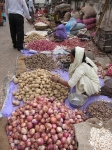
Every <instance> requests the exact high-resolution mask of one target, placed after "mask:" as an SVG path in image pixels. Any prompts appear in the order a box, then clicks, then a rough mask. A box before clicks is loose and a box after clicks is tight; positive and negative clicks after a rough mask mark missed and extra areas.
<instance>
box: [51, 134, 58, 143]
mask: <svg viewBox="0 0 112 150" xmlns="http://www.w3.org/2000/svg"><path fill="white" fill-rule="evenodd" d="M52 140H53V142H56V141H57V140H58V136H57V134H55V135H52Z"/></svg>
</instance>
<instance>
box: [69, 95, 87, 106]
mask: <svg viewBox="0 0 112 150" xmlns="http://www.w3.org/2000/svg"><path fill="white" fill-rule="evenodd" d="M86 100H87V96H86V95H78V94H76V93H71V94H69V96H68V101H69V103H70V105H71V106H72V107H74V108H75V107H82V106H83V105H84V103H85V102H86Z"/></svg>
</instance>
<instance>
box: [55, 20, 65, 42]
mask: <svg viewBox="0 0 112 150" xmlns="http://www.w3.org/2000/svg"><path fill="white" fill-rule="evenodd" d="M55 24H56V28H55V29H54V31H53V32H54V38H55V40H58V41H63V40H65V39H67V32H66V28H65V26H64V25H63V24H62V23H61V22H60V21H55Z"/></svg>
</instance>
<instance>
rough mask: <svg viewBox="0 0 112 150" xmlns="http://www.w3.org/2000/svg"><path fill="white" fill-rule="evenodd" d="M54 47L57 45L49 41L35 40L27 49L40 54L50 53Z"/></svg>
mask: <svg viewBox="0 0 112 150" xmlns="http://www.w3.org/2000/svg"><path fill="white" fill-rule="evenodd" d="M56 46H57V45H56V44H55V43H53V42H51V41H47V40H37V41H34V42H32V43H29V44H28V46H27V48H28V49H33V50H36V51H40V52H41V51H52V50H54V49H55V48H56Z"/></svg>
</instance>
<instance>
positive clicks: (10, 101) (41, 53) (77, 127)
mask: <svg viewBox="0 0 112 150" xmlns="http://www.w3.org/2000/svg"><path fill="white" fill-rule="evenodd" d="M44 19H45V18H44ZM34 26H35V28H36V29H37V28H38V29H37V30H33V31H29V32H28V33H26V36H25V38H24V42H25V47H26V49H23V50H21V56H20V57H18V58H17V62H16V71H15V76H14V77H13V78H12V80H11V81H10V83H9V86H8V88H7V96H6V99H5V102H4V105H3V107H2V111H1V115H2V117H3V121H2V119H0V123H1V122H2V123H3V122H4V124H2V123H1V124H0V125H1V126H0V127H1V128H2V132H1V133H3V134H4V136H5V137H6V139H7V140H6V141H5V140H3V141H2V138H1V135H0V143H2V147H0V150H9V147H10V149H11V150H29V149H30V150H67V149H68V150H90V149H93V148H96V150H111V145H112V132H111V130H109V129H108V127H110V124H111V118H112V115H111V114H112V94H111V93H109V92H110V91H112V87H111V84H108V83H107V82H104V80H103V79H101V74H100V71H101V70H100V69H101V68H100V69H99V74H98V75H99V81H100V86H101V87H104V86H107V87H108V89H109V90H107V91H101V92H102V94H100V95H94V96H93V95H92V96H87V95H86V96H85V95H83V96H82V95H80V96H79V95H78V94H76V89H75V87H74V88H71V89H69V88H68V87H66V86H64V85H62V84H60V83H59V82H56V83H55V82H53V81H52V80H51V77H52V76H56V77H59V78H62V79H64V80H65V81H68V80H69V75H68V68H69V66H70V63H71V62H70V56H69V55H68V52H70V50H71V49H73V48H74V47H76V46H81V47H84V48H86V49H87V50H90V49H91V51H92V52H95V53H96V48H93V47H92V44H91V41H89V42H88V41H82V40H80V38H78V37H74V36H71V37H69V38H68V39H66V40H64V41H63V42H52V41H50V40H49V39H48V38H47V31H45V30H47V29H48V27H49V25H48V22H47V21H46V20H41V21H40V20H37V21H36V22H35V25H34ZM95 56H96V55H95ZM92 58H93V57H92ZM109 67H111V65H109ZM110 70H111V69H110ZM110 70H109V68H108V70H107V73H108V74H109V75H110V74H111V71H110ZM103 77H104V76H103ZM103 77H102V78H103ZM109 83H110V81H109ZM106 89H107V88H106ZM105 92H107V95H106V94H104V93H105ZM71 95H72V96H73V97H72V96H71ZM104 95H105V96H104ZM84 96H85V97H84ZM4 117H6V118H5V119H4ZM7 118H8V119H7ZM91 118H92V119H93V118H94V119H93V120H91ZM105 121H106V122H107V124H106V123H105ZM100 124H101V127H100ZM95 127H97V128H95ZM1 128H0V129H1ZM85 128H86V129H87V130H86V132H85ZM5 129H6V132H5ZM98 129H99V130H98ZM102 132H103V133H104V134H105V135H106V136H105V135H103V133H102ZM99 134H100V135H102V136H104V140H102V139H101V138H100V137H99V138H100V140H99V139H96V138H95V136H96V137H97V135H99ZM108 135H109V136H108ZM81 136H82V137H81ZM107 137H108V139H109V140H107ZM81 139H82V140H81ZM98 140H99V141H100V142H99V143H98V142H97V141H98ZM83 141H84V143H83ZM105 141H106V142H105ZM4 142H6V143H7V144H4ZM77 143H78V144H77ZM82 144H84V146H82ZM106 144H108V147H107V146H106ZM0 146H1V144H0ZM4 147H5V148H4ZM99 147H101V148H100V149H98V148H99ZM102 147H103V149H102ZM83 148H84V149H83Z"/></svg>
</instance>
